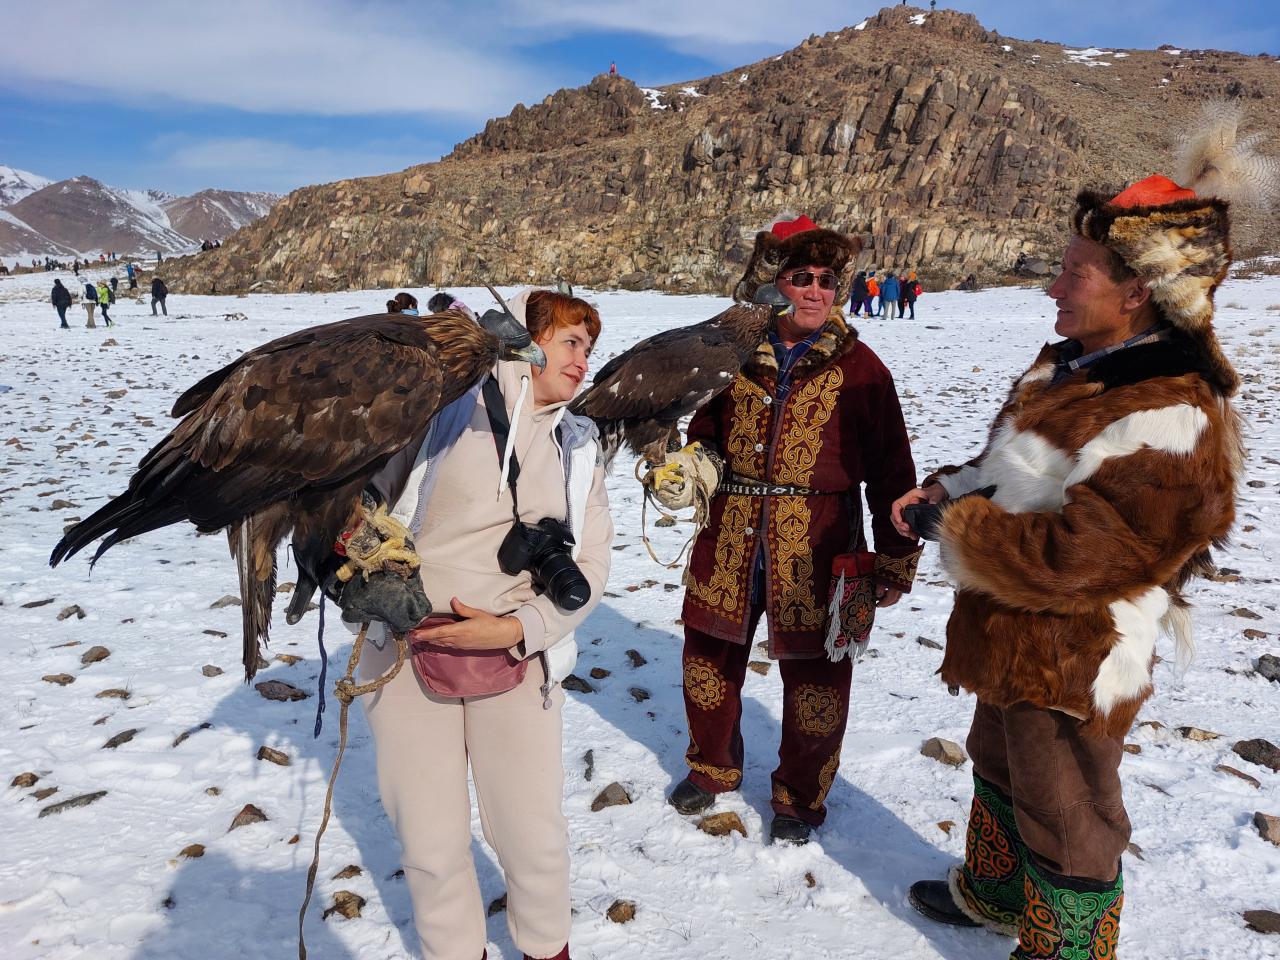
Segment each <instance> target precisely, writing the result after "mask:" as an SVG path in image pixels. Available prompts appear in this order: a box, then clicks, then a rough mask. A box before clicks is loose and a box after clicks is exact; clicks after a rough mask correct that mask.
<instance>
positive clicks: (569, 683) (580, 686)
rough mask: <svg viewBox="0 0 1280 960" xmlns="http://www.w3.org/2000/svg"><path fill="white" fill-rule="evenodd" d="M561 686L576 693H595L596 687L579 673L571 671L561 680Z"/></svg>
mask: <svg viewBox="0 0 1280 960" xmlns="http://www.w3.org/2000/svg"><path fill="white" fill-rule="evenodd" d="M560 686H562V687H564V688H565V689H566V690H572V691H573V692H574V693H595V688H594V687H593V686H591V684H589V683H587V681H585V680H583V679H582V678H581V677H580V676H578V675H577V674H574V673H571V674H569V675H568V676H567V677H565V678H564V679H563V680H561V681H560Z"/></svg>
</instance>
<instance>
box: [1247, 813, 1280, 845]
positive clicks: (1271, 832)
mask: <svg viewBox="0 0 1280 960" xmlns="http://www.w3.org/2000/svg"><path fill="white" fill-rule="evenodd" d="M1253 825H1254V826H1255V827H1257V828H1258V836H1260V837H1262V839H1263V840H1266V841H1268V842H1269V843H1274V844H1275V845H1276V846H1277V847H1280V817H1275V816H1272V815H1271V814H1269V813H1263V812H1262V811H1261V810H1259V811H1257V812H1256V813H1254V815H1253Z"/></svg>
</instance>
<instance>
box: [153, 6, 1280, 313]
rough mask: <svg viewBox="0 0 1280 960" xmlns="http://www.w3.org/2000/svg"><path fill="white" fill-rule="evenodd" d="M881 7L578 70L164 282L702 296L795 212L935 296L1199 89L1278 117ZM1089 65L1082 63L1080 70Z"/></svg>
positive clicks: (1193, 106) (1268, 70)
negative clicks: (699, 56)
mask: <svg viewBox="0 0 1280 960" xmlns="http://www.w3.org/2000/svg"><path fill="white" fill-rule="evenodd" d="M921 14H922V11H920V10H917V9H913V8H910V7H890V8H886V9H885V10H883V11H881V12H880V13H879V14H878V15H877V16H875V17H873V18H871V19H870V20H869V21H868V22H867V23H866V25H865V27H864V28H863V29H860V30H859V29H856V28H849V29H846V30H842V31H839V32H837V33H831V34H827V35H825V36H822V37H816V36H815V37H810V38H809V39H808V40H806V41H805V42H804V43H802V44H800V46H798V47H796V48H795V49H793V50H790V51H788V52H787V53H785V54H783V55H782V56H780V57H775V58H772V59H769V60H765V61H761V62H760V63H756V64H753V65H751V66H748V67H745V68H742V69H739V70H733V71H729V72H726V73H724V74H720V75H717V76H713V77H709V78H706V79H704V80H701V81H697V82H695V83H694V84H691V85H672V86H670V87H666V88H663V89H662V90H657V91H645V90H642V89H640V88H638V87H636V86H635V85H634V84H633V83H631V81H629V80H626V79H623V78H610V77H606V76H601V77H597V78H595V79H594V80H593V81H592V82H591V83H590V84H588V85H587V86H585V87H581V88H578V89H574V90H561V91H559V92H557V93H556V94H554V95H552V96H549V97H547V98H546V99H545V100H544V101H542V102H541V103H539V104H535V105H534V106H532V107H525V106H523V105H520V106H517V107H516V108H515V109H514V110H513V111H512V112H511V114H510V115H508V116H506V117H502V118H498V119H494V120H491V121H489V122H488V123H487V124H486V125H485V129H484V130H483V131H482V132H481V133H479V134H477V135H476V136H474V137H472V138H471V139H469V140H467V141H465V142H464V143H462V144H459V145H458V147H457V148H455V150H454V151H453V152H452V153H451V154H450V155H449V156H448V157H446V158H444V159H443V160H441V161H439V162H436V163H429V164H424V165H422V166H418V167H411V168H409V169H408V170H405V171H403V172H400V173H395V174H388V175H386V176H380V177H370V178H364V179H360V180H344V181H339V182H337V183H331V184H324V185H320V186H315V187H307V188H304V189H301V190H298V191H295V192H294V193H292V194H291V195H290V196H288V197H287V198H286V199H285V200H283V201H281V202H280V203H279V204H277V205H276V207H275V208H274V209H273V210H272V212H271V213H270V214H269V215H268V216H267V217H266V218H264V219H263V220H261V221H259V222H258V223H256V224H253V225H251V226H250V227H247V228H245V229H243V230H241V231H239V232H238V233H236V234H235V235H234V236H233V237H231V238H230V239H229V240H227V241H226V242H224V244H223V246H222V248H221V249H220V250H218V251H214V252H210V253H205V254H201V255H199V256H197V257H189V258H185V259H184V260H182V261H176V262H175V264H174V266H172V267H171V268H170V270H169V273H170V276H172V277H173V281H172V283H171V285H173V286H175V287H176V289H179V290H191V291H195V292H207V291H209V290H211V289H216V290H217V292H220V293H224V292H233V291H239V290H245V289H251V288H252V289H275V290H303V289H306V290H317V289H321V290H325V289H341V288H350V287H390V286H407V287H422V286H432V285H445V284H459V285H461V284H467V285H472V284H478V283H480V282H481V281H484V280H488V281H490V282H493V283H520V282H525V281H529V280H534V281H539V282H545V281H549V280H552V279H554V278H558V277H563V278H566V279H569V280H571V281H573V282H574V283H578V284H583V285H587V286H592V287H612V286H623V287H630V288H656V289H665V290H673V291H684V292H693V291H709V292H718V293H719V292H725V291H726V290H727V289H728V288H729V287H730V285H731V284H732V282H733V281H734V280H735V279H736V278H737V275H738V273H739V272H740V270H741V268H742V265H743V263H745V260H746V256H747V254H748V253H749V251H750V248H751V243H752V239H753V237H754V233H755V231H756V230H757V229H759V228H760V227H761V226H762V225H764V224H766V223H768V222H769V221H771V220H772V219H773V218H775V217H776V216H777V215H778V214H780V213H782V212H785V211H803V212H806V213H808V214H809V215H810V216H813V217H814V218H815V219H816V220H818V221H819V222H820V223H822V224H824V225H827V226H833V227H836V228H839V229H843V230H846V231H850V232H859V233H862V234H863V235H864V236H866V237H867V239H868V251H867V252H866V253H865V254H864V257H865V260H866V263H867V264H868V265H874V266H878V267H891V268H892V267H898V268H903V267H911V268H915V269H919V270H921V271H922V272H924V273H926V275H928V276H930V277H932V278H935V280H936V282H944V281H949V280H952V279H955V278H958V277H961V276H964V275H965V274H967V273H970V272H976V273H979V274H980V275H984V276H986V277H992V278H994V277H996V276H998V275H1001V274H1003V273H1004V272H1005V271H1007V269H1008V267H1009V265H1010V264H1011V263H1012V262H1013V260H1014V259H1015V258H1016V256H1017V254H1018V253H1019V252H1023V251H1025V252H1027V253H1028V254H1033V255H1046V256H1048V257H1050V258H1053V257H1055V256H1056V255H1057V253H1058V251H1059V250H1060V247H1061V245H1062V243H1063V241H1064V239H1065V221H1066V212H1067V210H1068V209H1069V206H1070V203H1071V199H1072V197H1073V196H1074V194H1075V192H1076V191H1077V190H1078V189H1079V188H1080V187H1081V186H1082V185H1086V184H1097V183H1112V184H1122V183H1123V182H1125V181H1126V180H1132V179H1134V178H1136V177H1137V176H1140V175H1144V174H1146V173H1149V172H1154V171H1156V170H1161V169H1163V170H1167V169H1168V167H1169V156H1170V153H1171V149H1170V144H1169V135H1170V131H1171V128H1172V126H1173V123H1171V121H1175V122H1176V121H1186V120H1189V119H1190V118H1191V117H1192V116H1193V115H1194V113H1195V111H1196V110H1197V109H1198V105H1199V103H1200V102H1201V101H1202V100H1204V99H1205V98H1207V97H1215V96H1216V97H1226V96H1236V97H1245V98H1247V99H1248V101H1249V104H1250V112H1251V115H1252V117H1253V120H1254V122H1255V123H1256V124H1257V126H1258V127H1259V128H1260V129H1268V128H1274V127H1275V126H1276V121H1277V120H1280V107H1277V103H1280V100H1277V98H1276V95H1277V94H1280V73H1278V72H1277V66H1276V64H1275V63H1274V62H1273V59H1274V58H1271V57H1266V58H1260V57H1245V56H1243V55H1239V54H1232V53H1219V52H1201V51H1191V52H1186V51H1183V52H1178V53H1170V52H1168V51H1163V50H1162V51H1116V52H1115V53H1116V54H1117V55H1115V56H1112V55H1110V54H1108V55H1106V56H1094V57H1090V56H1087V55H1083V56H1082V55H1078V54H1073V53H1071V52H1070V51H1068V50H1065V49H1064V48H1063V47H1061V46H1059V45H1057V44H1051V43H1042V42H1039V41H1036V42H1024V41H1018V40H1011V39H1008V38H1005V37H1001V36H999V35H998V34H995V33H992V32H989V31H987V30H985V29H983V28H982V27H981V25H979V24H978V22H977V21H976V20H975V19H974V18H973V17H971V16H969V15H967V14H960V13H956V12H953V11H938V12H937V13H933V14H929V15H928V16H926V17H924V21H923V23H918V22H916V21H919V20H920V18H921ZM1091 64H1092V65H1091Z"/></svg>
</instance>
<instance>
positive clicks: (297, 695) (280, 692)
mask: <svg viewBox="0 0 1280 960" xmlns="http://www.w3.org/2000/svg"><path fill="white" fill-rule="evenodd" d="M253 689H255V690H257V691H258V692H259V693H260V694H262V695H263V696H264V697H266V698H267V699H268V700H278V701H280V702H282V703H283V702H286V701H287V702H292V701H294V700H305V699H306V698H307V697H309V696H311V694H309V693H307V692H306V691H305V690H299V689H298V688H297V687H295V686H294V685H293V684H292V683H285V682H284V681H283V680H263V681H262V682H261V683H255V684H254V685H253Z"/></svg>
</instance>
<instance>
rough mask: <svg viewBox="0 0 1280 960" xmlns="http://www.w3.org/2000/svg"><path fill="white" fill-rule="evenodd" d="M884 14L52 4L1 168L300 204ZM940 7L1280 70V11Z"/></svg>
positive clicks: (1248, 3) (1081, 4)
mask: <svg viewBox="0 0 1280 960" xmlns="http://www.w3.org/2000/svg"><path fill="white" fill-rule="evenodd" d="M883 5H884V4H883V3H882V2H876V0H872V2H859V0H845V2H835V0H810V2H808V3H805V4H803V5H790V4H788V5H785V6H784V5H782V4H779V3H777V2H776V0H774V2H772V3H764V2H758V0H653V2H626V0H562V2H546V0H493V2H486V0H471V2H453V0H432V2H428V0H417V2H414V0H212V2H208V0H132V2H130V3H129V4H127V5H119V6H116V5H104V4H102V3H101V2H100V0H45V2H42V3H38V4H24V5H23V9H22V12H21V15H20V16H19V15H17V14H16V13H14V14H13V15H6V16H5V17H4V20H3V23H4V35H3V37H0V163H4V164H8V165H10V166H15V167H19V168H22V169H26V170H30V171H33V172H35V173H39V174H42V175H44V176H47V177H52V178H55V179H60V178H62V177H70V176H76V175H78V174H88V175H90V176H93V177H97V178H98V179H100V180H103V181H105V182H107V183H111V184H113V185H116V186H124V187H139V188H141V187H152V188H158V189H163V190H167V191H170V192H172V193H188V192H192V191H194V190H198V189H201V188H203V187H224V188H229V189H240V190H253V189H261V190H274V191H277V192H287V191H288V190H290V189H292V188H294V187H297V186H302V185H304V184H308V183H317V182H324V181H329V180H336V179H340V178H343V177H352V176H364V175H368V174H375V173H385V172H388V171H392V170H399V169H403V168H404V167H407V166H410V165H412V164H415V163H423V162H426V161H428V160H433V159H436V158H438V157H439V156H441V155H442V154H444V153H447V152H448V151H449V150H450V149H451V147H452V146H453V145H454V144H455V143H457V142H458V141H460V140H463V139H465V138H466V137H468V136H470V135H471V134H473V133H475V132H476V131H477V130H479V129H480V128H482V127H483V125H484V121H485V120H486V119H487V118H488V117H491V116H498V115H502V114H505V113H507V112H508V111H509V110H510V109H511V107H512V106H513V105H514V104H515V103H517V102H524V103H534V102H537V101H538V100H540V99H542V97H544V96H545V95H546V94H548V93H551V92H553V91H554V90H556V89H558V88H560V87H562V86H577V85H580V84H583V83H586V82H587V81H588V80H590V78H591V77H592V76H593V75H595V74H597V73H601V72H603V71H605V70H607V69H608V67H609V62H610V61H611V60H616V61H617V63H618V67H619V69H620V70H621V71H622V73H623V74H624V75H626V76H628V77H630V78H632V79H634V80H635V81H636V82H638V83H640V84H641V85H655V86H656V85H660V84H665V83H672V82H675V81H678V80H690V79H696V78H698V77H702V76H705V75H707V74H709V73H716V72H719V71H721V70H725V69H728V68H730V67H734V66H739V65H741V64H745V63H749V62H751V61H754V60H757V59H760V58H762V57H764V56H768V55H771V54H776V53H779V52H781V51H783V50H786V49H789V48H790V47H792V46H795V45H796V44H797V43H799V42H800V41H801V40H803V39H804V38H805V37H806V36H808V35H809V34H811V33H824V32H826V31H829V30H837V29H840V28H842V27H846V26H850V25H852V24H854V23H857V22H858V21H859V20H861V19H863V18H864V17H865V16H867V15H869V14H873V13H874V12H875V11H876V10H878V9H879V8H880V7H881V6H883ZM917 5H921V6H927V3H924V4H917ZM940 6H951V7H954V8H956V9H961V10H967V11H969V12H971V13H974V14H976V15H977V16H978V18H979V20H981V21H982V23H983V24H984V25H985V26H986V27H988V28H990V29H993V30H998V31H999V32H1001V33H1003V34H1005V35H1007V36H1011V37H1018V38H1021V39H1048V40H1053V41H1056V42H1060V43H1064V44H1068V45H1072V46H1100V47H1131V48H1135V47H1136V48H1154V47H1156V46H1159V45H1160V44H1162V43H1172V44H1174V45H1176V46H1181V47H1187V48H1191V47H1201V48H1204V47H1213V48H1217V49H1229V50H1239V51H1241V52H1245V53H1261V52H1273V53H1277V55H1280V0H1216V2H1214V3H1206V2H1204V0H1122V2H1120V3H1117V2H1115V0H1036V2H1026V0H1017V2H1006V0H971V2H968V3H955V4H940ZM1277 69H1280V66H1278V67H1277Z"/></svg>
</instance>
